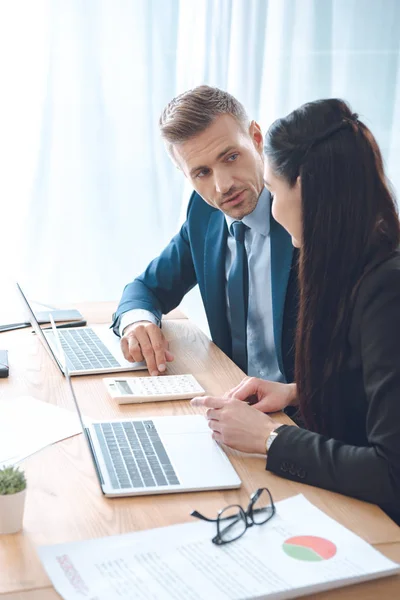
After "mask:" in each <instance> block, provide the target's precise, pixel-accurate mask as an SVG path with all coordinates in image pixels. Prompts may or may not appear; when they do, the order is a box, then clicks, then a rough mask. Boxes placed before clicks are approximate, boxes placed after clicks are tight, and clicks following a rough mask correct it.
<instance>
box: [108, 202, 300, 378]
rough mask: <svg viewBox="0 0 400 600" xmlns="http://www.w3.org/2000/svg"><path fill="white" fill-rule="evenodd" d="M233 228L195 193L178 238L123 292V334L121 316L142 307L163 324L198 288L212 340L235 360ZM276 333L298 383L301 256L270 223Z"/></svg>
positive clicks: (286, 367)
mask: <svg viewBox="0 0 400 600" xmlns="http://www.w3.org/2000/svg"><path fill="white" fill-rule="evenodd" d="M227 236H228V228H227V225H226V220H225V216H224V214H223V213H222V212H221V211H220V210H217V209H215V208H212V207H211V206H209V205H208V204H207V203H206V202H205V201H204V200H203V199H202V198H201V196H199V195H198V194H197V193H196V192H193V194H192V196H191V198H190V202H189V206H188V211H187V219H186V221H185V223H184V224H183V225H182V227H181V229H180V231H179V233H178V234H177V235H176V236H175V237H174V238H172V240H171V242H170V243H169V244H168V246H167V247H166V248H165V250H164V251H163V252H162V253H161V254H160V256H159V257H158V258H156V259H154V260H153V261H152V262H151V263H150V264H149V266H148V267H147V269H146V271H145V272H144V273H142V275H140V276H139V277H137V278H136V279H135V280H134V281H133V282H132V283H129V284H128V285H127V286H126V287H125V289H124V292H123V295H122V298H121V301H120V303H119V306H118V309H117V312H116V313H115V319H114V323H113V326H114V331H115V332H116V333H118V325H119V317H120V316H121V315H122V313H124V312H126V311H128V310H131V309H134V308H142V309H146V310H149V311H150V312H152V313H153V314H154V315H155V316H156V317H157V318H158V319H161V316H162V315H163V314H166V313H168V312H169V311H170V310H172V309H173V308H176V307H177V306H178V305H179V304H180V302H181V300H182V298H183V297H184V295H185V294H186V293H187V292H188V291H189V290H191V289H192V288H193V287H194V286H195V285H196V284H198V285H199V288H200V293H201V296H202V299H203V303H204V307H205V311H206V315H207V319H208V324H209V327H210V333H211V337H212V340H213V341H214V343H215V344H217V346H219V348H221V350H223V352H225V354H227V355H228V356H229V357H231V356H232V341H231V334H230V327H229V323H228V319H227V306H226V294H225V281H226V280H225V255H226V249H227ZM270 238H271V278H272V281H271V284H272V307H273V328H274V338H275V346H276V353H277V358H278V364H279V367H280V369H281V371H282V373H283V374H284V375H285V377H286V380H287V381H293V372H294V331H295V326H296V318H297V251H293V246H292V243H291V238H290V236H289V235H288V233H287V232H286V231H285V230H284V229H283V228H282V227H281V226H280V225H279V224H278V223H277V222H276V221H275V220H274V219H273V217H272V215H271V222H270Z"/></svg>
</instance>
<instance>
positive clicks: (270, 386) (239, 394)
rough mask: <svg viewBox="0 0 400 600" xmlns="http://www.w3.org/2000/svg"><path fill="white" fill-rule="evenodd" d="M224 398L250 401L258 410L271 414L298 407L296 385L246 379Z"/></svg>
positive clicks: (252, 378) (251, 378)
mask: <svg viewBox="0 0 400 600" xmlns="http://www.w3.org/2000/svg"><path fill="white" fill-rule="evenodd" d="M224 397H225V398H237V399H238V400H244V401H245V402H249V401H250V404H251V405H252V406H254V408H256V409H257V410H260V411H261V412H265V413H271V412H277V411H279V410H283V409H284V408H286V406H289V405H292V406H295V405H296V385H295V384H294V383H278V382H276V381H265V380H264V379H257V378H256V377H245V378H244V379H242V381H241V382H240V383H239V385H237V386H236V387H234V388H232V389H231V390H229V391H228V392H226V394H224Z"/></svg>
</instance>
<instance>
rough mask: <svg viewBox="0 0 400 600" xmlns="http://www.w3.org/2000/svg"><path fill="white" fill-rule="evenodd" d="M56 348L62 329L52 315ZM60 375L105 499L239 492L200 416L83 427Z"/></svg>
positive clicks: (226, 461)
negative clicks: (151, 495) (227, 490)
mask: <svg viewBox="0 0 400 600" xmlns="http://www.w3.org/2000/svg"><path fill="white" fill-rule="evenodd" d="M50 319H51V325H52V328H53V333H54V337H55V339H56V343H58V344H59V353H60V356H62V354H63V350H62V348H61V337H60V333H61V332H60V330H59V329H56V326H55V323H54V320H53V317H52V316H51V315H50ZM64 373H65V376H66V379H67V383H68V387H69V391H70V394H71V396H72V399H73V401H74V404H75V407H76V410H77V412H78V416H79V419H80V422H81V426H82V431H83V433H84V437H85V439H86V442H87V445H88V448H89V452H90V455H91V457H92V460H93V464H94V467H95V470H96V473H97V477H98V480H99V483H100V487H101V490H102V492H103V494H104V495H105V496H107V497H108V498H117V497H121V496H143V495H148V494H170V493H174V492H193V491H202V490H204V491H205V490H222V489H229V488H238V487H240V485H241V481H240V479H239V477H238V475H237V473H236V471H235V469H234V468H233V467H232V465H231V463H230V461H229V459H228V457H227V456H226V454H225V453H224V452H223V450H222V449H221V448H220V447H219V446H218V444H217V442H215V441H214V440H213V439H212V437H211V433H210V429H209V427H208V425H207V421H206V419H205V418H204V417H203V416H202V415H185V416H172V417H149V418H141V419H129V420H125V419H124V420H122V421H116V420H112V421H93V422H90V423H87V424H85V422H84V419H83V417H82V414H81V411H80V409H79V405H78V402H77V399H76V395H75V392H74V389H73V387H72V381H71V378H70V376H69V370H68V366H66V365H65V363H64Z"/></svg>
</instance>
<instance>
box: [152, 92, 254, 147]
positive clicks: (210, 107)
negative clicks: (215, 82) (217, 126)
mask: <svg viewBox="0 0 400 600" xmlns="http://www.w3.org/2000/svg"><path fill="white" fill-rule="evenodd" d="M220 115H231V116H232V117H234V118H235V119H236V120H237V121H238V122H239V123H240V124H241V125H243V127H245V128H247V127H248V124H249V119H248V116H247V113H246V111H245V109H244V107H243V105H242V104H241V103H240V102H239V100H236V98H234V97H233V96H232V95H231V94H229V93H228V92H224V91H223V90H220V89H219V88H216V87H211V86H208V85H200V86H198V87H196V88H194V89H193V90H189V91H187V92H184V93H183V94H180V95H179V96H176V98H174V99H173V100H171V102H169V104H168V105H167V106H166V107H165V109H164V110H163V112H162V114H161V117H160V121H159V125H160V131H161V136H162V138H163V139H164V140H165V142H167V145H168V149H169V151H170V152H171V150H172V148H171V146H173V145H174V144H179V143H181V142H185V141H186V140H189V139H190V138H192V137H194V136H195V135H197V134H199V133H202V132H203V131H205V130H206V129H207V127H209V126H210V125H211V124H212V123H213V122H214V120H215V119H216V118H217V117H218V116H220Z"/></svg>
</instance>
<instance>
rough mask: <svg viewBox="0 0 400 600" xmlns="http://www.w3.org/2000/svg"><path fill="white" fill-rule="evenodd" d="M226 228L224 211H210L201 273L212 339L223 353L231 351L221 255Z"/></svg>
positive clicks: (225, 239)
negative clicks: (203, 276) (203, 274)
mask: <svg viewBox="0 0 400 600" xmlns="http://www.w3.org/2000/svg"><path fill="white" fill-rule="evenodd" d="M227 237H228V231H227V227H226V221H225V217H224V214H223V213H222V212H221V211H215V212H213V213H212V214H211V217H210V220H209V223H208V228H207V233H206V238H205V244H204V273H205V286H206V298H207V313H208V315H207V316H208V322H209V326H210V332H211V335H212V338H213V340H214V342H215V343H216V344H217V345H218V346H219V347H220V348H221V349H222V350H223V351H224V352H225V354H227V355H228V356H231V354H232V348H231V346H232V343H231V336H230V329H229V324H228V319H227V315H226V290H225V258H226V246H227Z"/></svg>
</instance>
